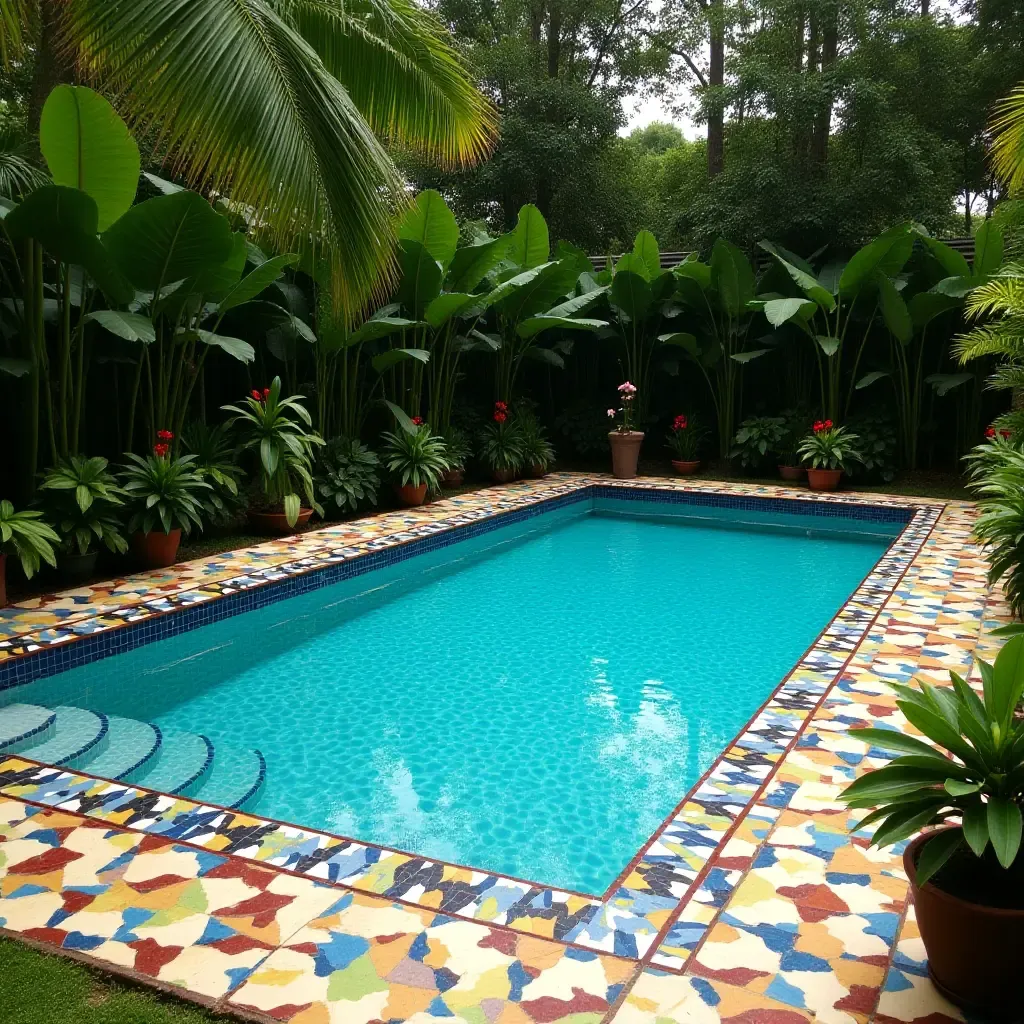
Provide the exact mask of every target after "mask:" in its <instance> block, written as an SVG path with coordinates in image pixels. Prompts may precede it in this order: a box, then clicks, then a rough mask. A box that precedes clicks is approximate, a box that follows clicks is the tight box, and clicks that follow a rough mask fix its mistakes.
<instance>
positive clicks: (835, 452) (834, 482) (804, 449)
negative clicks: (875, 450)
mask: <svg viewBox="0 0 1024 1024" xmlns="http://www.w3.org/2000/svg"><path fill="white" fill-rule="evenodd" d="M857 441H858V438H857V435H856V434H852V433H850V431H849V430H847V429H846V428H845V427H837V426H834V425H833V423H832V421H831V420H817V421H816V422H815V424H814V426H813V428H812V429H811V433H810V434H808V435H807V436H806V437H805V438H804V439H803V441H801V442H800V446H799V448H797V451H798V452H799V454H800V461H801V462H804V463H805V464H806V465H807V482H808V483H809V484H810V485H811V490H812V491H834V490H835V489H836V488H837V487H838V486H839V478H840V477H841V476H842V475H843V470H844V469H846V468H847V463H849V462H854V461H855V462H859V461H860V452H859V451H858V450H857Z"/></svg>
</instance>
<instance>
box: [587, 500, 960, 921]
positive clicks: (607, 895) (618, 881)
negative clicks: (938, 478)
mask: <svg viewBox="0 0 1024 1024" xmlns="http://www.w3.org/2000/svg"><path fill="white" fill-rule="evenodd" d="M921 508H922V509H926V510H927V509H933V508H938V509H939V514H938V515H937V516H936V517H935V522H934V523H932V526H931V529H929V531H928V533H927V534H925V536H924V538H923V539H922V541H921V546H920V547H919V548H918V551H917V554H915V555H914V558H912V559H911V560H910V562H909V563H908V564H907V566H906V567H905V568H904V570H903V572H902V573H901V574H900V576H899V578H898V579H897V580H896V582H895V583H894V584H893V589H892V594H894V593H895V592H896V588H897V587H898V586H899V585H900V583H902V582H903V577H904V576H905V575H906V573H907V570H908V569H909V568H910V566H911V564H913V562H914V561H915V560H916V558H917V555H918V554H920V553H921V551H922V550H923V549H924V545H925V544H926V543H927V541H928V538H929V537H930V536H931V533H932V530H934V528H935V525H936V524H937V523H938V521H939V519H940V518H941V517H942V513H943V512H944V511H945V508H946V506H945V505H938V506H936V505H932V506H927V505H924V506H921ZM916 515H917V511H916V510H915V512H914V516H916ZM913 518H914V517H911V520H910V522H908V523H907V524H906V526H904V528H903V529H902V530H901V531H900V532H899V533H898V534H897V535H896V536H895V537H894V538H893V539H892V541H891V542H890V544H889V546H888V547H887V548H886V549H885V551H884V552H883V553H882V554H881V555H879V557H878V559H877V561H876V562H875V563H874V565H872V566H871V568H870V569H868V571H867V572H866V573H865V574H864V577H863V578H862V579H861V581H860V582H859V583H858V584H857V586H856V587H855V588H854V590H853V592H852V593H851V594H850V596H849V597H847V598H846V600H845V601H843V603H842V604H841V605H840V606H839V610H838V611H837V612H836V613H835V615H833V616H832V618H831V619H829V620H828V622H827V623H825V625H824V626H823V627H822V628H821V631H820V632H819V633H818V635H817V636H816V637H815V638H814V640H813V641H812V642H811V644H810V646H808V647H807V649H806V650H805V651H804V652H803V654H801V655H800V657H799V658H798V659H797V661H796V664H795V665H794V666H793V667H792V668H791V669H790V670H789V671H788V672H787V673H786V674H785V675H784V676H783V677H782V681H781V682H780V683H779V684H778V686H776V687H775V688H774V689H773V690H772V692H771V693H770V694H768V696H767V697H766V698H765V700H764V703H763V704H761V706H760V707H759V708H758V709H757V710H756V711H755V712H754V713H753V715H751V717H750V718H749V719H748V720H747V722H746V724H745V725H743V726H742V728H741V729H740V731H739V732H738V733H737V734H736V735H735V736H734V737H733V738H732V739H731V740H730V741H729V743H728V744H727V745H726V746H725V748H724V749H723V751H722V753H721V754H719V755H718V757H716V758H715V760H714V761H713V762H712V763H711V764H710V765H709V766H708V768H707V770H706V771H705V772H704V774H703V775H701V777H700V778H699V779H697V781H696V782H695V783H694V784H693V785H692V786H691V787H690V788H689V790H687V792H686V795H685V796H684V797H683V798H682V800H680V801H679V803H677V804H676V806H675V807H674V808H673V809H672V810H671V811H670V812H669V815H668V817H667V818H665V820H664V821H662V823H661V824H660V825H659V826H658V827H657V829H655V831H654V834H653V835H652V836H651V837H650V838H649V839H648V840H647V842H645V843H644V845H643V846H642V847H641V848H640V849H639V850H638V851H637V852H636V854H634V856H633V858H632V860H630V862H629V863H628V864H627V865H626V866H625V867H624V868H623V869H622V871H620V872H619V874H618V875H617V876H616V877H615V880H614V881H613V882H612V883H611V885H609V886H608V888H607V889H605V891H604V894H603V896H602V900H603V901H604V902H607V901H608V900H609V899H611V898H612V896H613V895H614V893H615V891H616V890H617V889H618V888H619V886H621V885H622V883H623V882H624V881H625V880H626V879H627V878H628V877H629V876H630V874H631V873H632V872H633V869H634V868H635V867H636V866H637V865H638V864H639V863H640V861H641V860H643V858H644V854H646V853H647V851H648V850H649V849H650V848H651V847H652V846H653V845H654V843H655V842H656V841H657V840H658V839H659V838H660V837H661V836H662V834H663V833H664V831H665V829H666V828H668V826H669V825H671V824H672V822H673V821H674V820H675V819H676V817H677V815H678V814H679V812H680V811H681V810H682V809H683V808H684V807H685V806H686V804H687V803H689V802H690V800H692V799H693V797H694V795H695V794H696V792H697V791H698V790H699V789H700V787H701V786H702V785H704V783H705V782H707V780H708V778H710V776H711V775H712V773H713V772H714V771H715V770H716V769H717V768H719V767H720V766H721V764H722V762H723V761H724V759H725V758H726V757H727V756H728V754H729V753H730V752H731V751H732V750H734V749H735V748H736V745H737V743H739V741H740V740H741V739H743V737H744V736H746V734H747V733H748V732H749V731H750V728H751V726H752V725H753V724H754V722H756V721H757V719H758V718H759V717H760V716H761V714H762V713H763V712H764V711H765V709H766V708H767V707H768V705H769V704H771V702H772V701H773V700H774V699H775V698H776V697H777V696H778V695H779V693H780V692H781V690H782V688H783V687H784V686H785V685H786V684H787V683H788V682H789V680H790V679H791V678H792V676H793V673H794V672H796V670H797V669H798V668H800V665H801V664H802V663H803V661H804V660H805V659H806V658H807V657H808V655H810V654H811V652H812V651H813V650H814V649H815V647H817V646H818V644H819V643H821V641H822V638H823V637H824V636H825V634H826V633H827V632H828V631H829V630H830V629H831V628H832V626H833V625H834V624H835V622H836V620H837V619H838V618H839V616H840V615H842V614H843V612H844V611H845V610H846V607H847V606H848V605H849V604H850V603H851V602H852V601H854V600H855V599H856V597H857V594H858V593H859V592H860V590H861V588H862V587H863V586H864V584H865V583H867V581H868V580H869V579H870V578H871V575H872V573H873V572H874V571H875V569H877V568H878V563H879V562H880V561H881V560H882V559H883V558H886V557H887V556H888V555H889V553H890V552H891V551H892V549H893V548H894V547H895V546H896V545H897V544H898V543H899V542H900V540H901V539H902V537H903V534H904V533H905V532H906V530H907V529H909V527H910V526H912V525H913ZM892 594H890V595H889V597H891V596H892ZM888 602H889V598H888V597H887V598H886V599H885V602H883V604H882V605H881V606H880V607H879V609H878V611H877V612H875V615H874V617H873V618H872V620H871V621H870V622H869V623H868V624H867V625H866V626H865V627H864V632H863V634H862V635H861V639H860V640H859V641H858V642H857V647H856V648H854V651H856V650H857V648H859V647H860V644H861V643H862V642H863V640H864V637H866V636H867V634H868V631H869V630H870V629H871V627H872V626H873V625H874V624H875V621H876V620H877V618H878V616H879V614H881V611H882V608H884V607H885V605H886V604H887V603H888ZM851 653H853V652H851ZM848 661H849V658H847V662H848ZM845 667H846V663H844V664H843V666H842V667H841V668H840V669H839V672H842V671H843V669H844V668H845ZM814 711H815V709H811V710H810V711H809V712H808V715H807V719H805V723H806V721H807V720H809V719H810V718H811V717H812V716H813V714H814ZM798 735H799V733H798ZM784 753H785V752H784ZM722 845H723V843H722V842H719V843H718V844H717V846H716V850H715V851H713V852H716V851H717V850H718V849H720V848H721V846H722ZM683 898H684V899H687V898H689V892H688V893H687V895H686V896H684V897H683Z"/></svg>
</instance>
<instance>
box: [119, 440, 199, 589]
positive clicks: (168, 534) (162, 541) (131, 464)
mask: <svg viewBox="0 0 1024 1024" xmlns="http://www.w3.org/2000/svg"><path fill="white" fill-rule="evenodd" d="M173 439H174V435H173V434H172V433H171V432H170V431H169V430H158V431H157V442H156V444H154V445H153V454H152V455H147V456H145V457H143V456H141V455H134V454H132V453H130V452H129V453H126V457H127V459H128V462H127V463H125V465H124V466H123V467H122V470H121V490H122V491H123V492H124V495H125V497H126V498H127V505H128V510H129V512H130V513H131V518H130V519H129V520H128V532H129V534H131V546H132V551H133V552H134V553H135V556H136V557H137V558H138V559H139V561H140V562H142V564H143V565H144V566H145V567H146V568H147V569H163V568H166V567H167V566H168V565H173V564H174V561H175V559H176V558H177V557H178V545H179V544H180V543H181V535H182V533H184V534H185V535H186V536H188V534H189V533H191V532H192V527H193V525H195V526H197V527H199V529H200V530H201V529H202V528H203V519H202V512H203V495H204V494H205V492H206V491H208V490H209V489H210V485H209V484H208V483H206V481H205V480H203V479H202V477H200V476H199V474H198V473H197V472H196V470H195V466H194V465H193V463H194V462H195V456H194V455H180V456H172V455H171V441H172V440H173Z"/></svg>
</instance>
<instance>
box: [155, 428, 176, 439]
mask: <svg viewBox="0 0 1024 1024" xmlns="http://www.w3.org/2000/svg"><path fill="white" fill-rule="evenodd" d="M156 436H157V437H159V438H160V440H161V441H173V440H174V434H172V433H171V432H170V431H169V430H158V431H157V432H156Z"/></svg>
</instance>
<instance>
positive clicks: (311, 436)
mask: <svg viewBox="0 0 1024 1024" xmlns="http://www.w3.org/2000/svg"><path fill="white" fill-rule="evenodd" d="M221 408H222V409H224V411H225V412H230V413H234V416H233V418H232V419H231V420H230V423H231V424H232V425H233V427H234V429H235V430H237V431H238V433H239V435H240V436H241V439H242V444H241V446H242V450H243V451H251V452H254V453H256V454H257V455H258V458H259V481H260V487H261V489H262V491H263V494H264V496H265V498H266V500H267V502H268V503H269V504H270V506H271V507H272V508H275V509H276V508H279V507H282V506H283V508H284V514H285V517H286V518H287V520H288V525H289V526H294V525H295V524H296V523H297V522H298V519H299V509H300V508H301V501H300V499H299V494H298V491H299V490H300V489H301V490H302V493H303V495H304V496H305V498H306V500H307V501H308V502H309V504H310V506H311V507H312V508H314V509H316V511H317V512H318V513H319V514H320V515H323V508H322V507H321V506H320V504H319V503H318V502H317V500H316V498H315V496H314V494H313V476H312V465H313V449H314V448H315V447H317V446H319V445H322V444H323V443H324V440H323V438H322V437H321V436H320V435H319V434H318V433H317V432H316V431H315V430H313V429H312V428H313V421H312V419H311V418H310V415H309V413H308V412H307V411H306V407H305V406H304V405H303V404H302V396H301V395H291V396H289V397H288V398H282V397H281V378H280V377H275V378H274V379H273V381H272V382H271V384H270V387H269V388H264V389H263V390H262V391H257V390H253V391H252V392H251V394H250V395H249V396H248V397H247V398H246V399H245V405H244V406H237V405H224V406H221Z"/></svg>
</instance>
